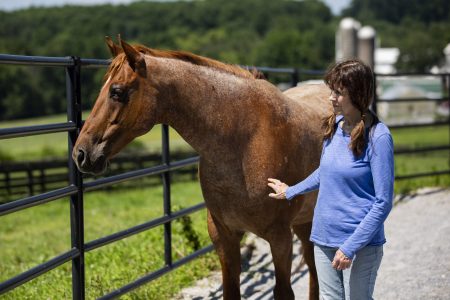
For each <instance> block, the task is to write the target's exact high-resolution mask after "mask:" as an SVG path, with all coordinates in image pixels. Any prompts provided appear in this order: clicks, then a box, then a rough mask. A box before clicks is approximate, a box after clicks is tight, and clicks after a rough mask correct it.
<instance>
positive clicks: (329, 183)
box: [268, 59, 394, 300]
mask: <svg viewBox="0 0 450 300" xmlns="http://www.w3.org/2000/svg"><path fill="white" fill-rule="evenodd" d="M325 83H326V84H327V86H328V87H329V88H330V89H331V95H330V101H331V103H332V104H333V108H334V112H333V114H332V115H330V116H329V117H328V118H327V119H326V120H325V122H324V129H325V132H324V143H323V150H322V156H321V159H320V166H319V167H318V168H317V169H316V170H315V171H314V172H313V173H312V174H311V175H310V176H308V177H307V178H306V179H304V180H303V181H301V182H299V183H297V184H296V185H294V186H288V185H287V184H285V183H283V182H281V181H279V180H277V179H272V178H269V183H268V185H269V186H270V187H271V188H272V189H273V190H274V191H275V193H271V194H269V196H270V197H272V198H275V199H287V200H288V201H289V200H291V199H293V198H294V197H295V196H297V195H300V194H305V193H308V192H310V191H313V190H317V189H319V196H318V200H317V204H316V207H315V210H314V219H313V227H312V232H311V237H310V239H311V241H312V242H313V243H314V255H315V263H316V267H317V273H318V277H319V290H320V295H321V299H358V300H360V299H372V294H373V289H374V286H375V278H376V275H377V271H378V267H379V266H380V263H381V258H382V256H383V244H384V243H385V241H386V240H385V237H384V228H383V223H384V221H385V219H386V217H387V216H388V214H389V212H390V210H391V208H392V200H393V185H394V155H393V141H392V137H391V134H390V132H389V129H388V128H387V127H386V125H385V124H383V123H381V122H380V121H379V120H378V118H377V117H376V116H375V115H374V114H373V113H372V112H371V111H370V110H369V107H370V104H371V102H372V99H373V94H374V76H373V73H372V70H371V69H370V68H369V67H368V66H366V65H365V64H364V63H362V62H361V61H359V60H354V59H353V60H347V61H343V62H340V63H337V64H335V65H334V66H332V67H331V68H330V69H329V70H328V72H327V74H326V75H325ZM319 187H320V188H319Z"/></svg>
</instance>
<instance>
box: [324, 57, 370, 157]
mask: <svg viewBox="0 0 450 300" xmlns="http://www.w3.org/2000/svg"><path fill="white" fill-rule="evenodd" d="M324 81H325V83H326V85H327V86H328V87H329V88H330V89H331V90H335V91H336V90H346V91H347V92H348V95H349V97H350V101H351V102H352V104H353V106H355V107H356V108H357V109H358V110H359V111H360V112H361V120H360V121H359V122H358V124H357V125H356V126H355V128H353V130H352V132H351V140H350V145H349V148H350V149H351V150H352V152H353V154H354V155H355V156H360V155H361V154H362V152H363V151H364V147H365V146H366V144H367V140H366V130H365V124H364V122H365V120H364V119H365V116H366V114H368V113H370V112H369V107H370V105H371V104H372V101H373V95H374V85H375V84H374V75H373V72H372V69H371V68H370V67H369V66H367V65H366V64H364V63H363V62H362V61H360V60H358V59H349V60H345V61H341V62H338V63H336V64H334V65H332V66H331V67H330V68H329V69H328V71H327V73H326V74H325V78H324ZM376 119H377V118H376V116H374V120H376ZM335 123H336V115H335V114H334V113H332V114H331V115H330V116H328V117H327V118H325V120H324V128H325V133H324V139H325V140H326V139H330V138H332V137H333V135H334V132H335V130H336V126H335V125H336V124H335ZM374 123H375V122H372V125H373V124H374Z"/></svg>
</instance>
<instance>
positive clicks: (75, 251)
mask: <svg viewBox="0 0 450 300" xmlns="http://www.w3.org/2000/svg"><path fill="white" fill-rule="evenodd" d="M0 64H14V65H25V66H45V67H58V68H64V69H65V74H66V75H65V76H66V98H67V122H63V123H54V124H46V125H34V126H26V127H14V128H6V129H0V139H11V138H18V137H25V136H31V135H40V134H48V133H56V132H67V134H68V153H69V154H68V158H67V160H66V161H65V162H64V163H65V164H66V170H67V174H65V176H67V177H68V184H67V185H66V186H64V187H62V188H57V189H54V190H51V191H48V192H43V193H39V194H36V195H34V193H35V191H34V190H33V191H32V193H31V194H32V195H31V196H29V197H25V198H22V199H17V200H14V201H11V202H8V203H4V204H0V217H1V216H3V215H6V214H11V213H14V212H16V211H20V210H23V209H28V208H31V207H33V206H37V205H41V204H45V203H47V202H50V201H56V200H58V199H61V198H64V197H70V222H71V225H70V226H71V249H70V250H68V251H67V252H65V253H62V254H60V255H58V256H56V257H54V258H52V259H50V260H49V261H47V262H45V263H43V264H40V265H38V266H35V267H34V268H32V269H30V270H28V271H26V272H24V273H22V274H19V275H17V276H15V277H13V278H10V279H8V280H6V281H4V282H1V283H0V295H2V294H4V293H7V292H8V291H9V290H11V289H14V288H15V287H17V286H20V285H22V284H24V283H26V282H28V281H30V280H31V279H33V278H36V277H38V276H40V275H42V274H44V273H46V272H48V271H50V270H52V269H54V268H56V267H58V266H60V265H62V264H64V263H66V262H69V261H71V262H72V298H73V299H85V267H84V261H85V253H87V252H89V251H92V250H94V249H97V248H100V247H102V246H105V245H107V244H110V243H113V242H116V241H119V240H121V239H123V238H126V237H130V236H132V235H135V234H137V233H140V232H143V231H145V230H148V229H151V228H154V227H156V226H163V227H164V259H165V265H164V266H163V267H162V268H160V269H158V270H156V271H154V272H152V273H149V274H146V275H144V276H143V277H141V278H139V279H137V280H136V281H134V282H131V283H129V284H127V285H125V286H123V287H120V288H118V289H116V290H114V291H111V292H110V293H108V294H106V295H103V296H102V297H101V298H100V299H111V298H115V297H119V296H120V295H123V294H125V293H128V292H129V291H131V290H133V289H135V288H137V287H139V286H141V285H143V284H145V283H147V282H149V281H152V280H154V279H156V278H158V277H161V276H163V275H164V274H166V273H168V272H170V271H172V270H174V269H176V268H178V267H180V266H181V265H183V264H185V263H187V262H189V261H191V260H193V259H195V258H196V257H198V256H200V255H202V254H204V253H207V252H209V251H211V250H212V249H213V247H212V245H209V246H206V247H205V248H202V249H200V250H197V251H195V252H194V253H192V254H190V255H188V256H186V257H183V258H181V259H179V260H177V261H173V260H172V240H171V222H173V221H174V220H176V219H178V218H181V217H183V216H186V215H189V214H191V213H194V212H196V211H199V210H201V209H203V208H204V206H205V205H204V203H203V202H201V203H198V204H196V205H194V206H191V207H188V208H185V209H182V210H178V211H175V212H173V211H172V207H171V195H170V190H171V174H173V172H174V171H177V170H180V169H182V168H185V167H189V166H195V165H196V164H197V163H198V160H199V158H198V156H192V157H187V158H182V159H179V160H176V161H173V160H172V158H173V156H172V155H173V154H171V153H170V149H169V130H168V127H167V126H166V125H163V126H162V152H161V154H160V156H159V157H160V164H158V165H155V166H150V167H144V168H142V169H138V170H132V171H125V172H120V173H118V174H115V175H112V176H108V177H105V178H99V179H94V180H92V181H89V182H84V180H83V177H82V175H81V174H80V172H79V171H78V170H77V168H76V167H75V164H74V162H73V161H72V159H71V157H70V153H72V148H73V146H74V144H75V141H76V139H77V137H78V134H79V131H80V129H81V127H82V117H81V108H82V105H81V104H82V103H81V95H80V89H81V80H80V73H81V70H82V68H88V67H89V68H101V67H106V66H108V65H109V61H108V60H97V59H83V58H79V57H37V56H32V57H31V56H16V55H0ZM258 69H259V70H260V71H261V72H263V73H264V74H265V75H266V77H268V75H269V74H271V76H273V77H277V76H281V75H280V74H284V75H283V76H286V74H287V76H289V77H290V84H288V85H290V86H293V85H297V82H299V81H301V80H303V79H310V78H317V77H318V76H321V75H322V74H323V71H315V70H301V69H295V68H282V69H279V68H266V67H259V68H258ZM439 76H442V80H443V82H444V83H446V85H445V86H447V92H446V94H447V97H443V98H441V99H436V101H438V102H442V101H448V99H449V97H448V95H449V94H450V93H449V92H448V83H449V81H450V76H449V74H444V75H439ZM273 77H272V78H273ZM300 77H301V78H300ZM376 100H377V99H376ZM379 101H381V100H379ZM391 101H396V100H391ZM398 101H407V100H405V99H403V100H398ZM408 101H419V100H418V99H409V100H408ZM376 109H377V102H375V104H374V110H376ZM447 118H448V117H447ZM449 122H450V119H448V120H446V121H439V122H431V123H427V124H409V125H406V126H395V127H396V128H407V127H412V126H430V125H433V126H441V125H442V126H444V125H447V126H450V123H449ZM443 149H444V150H445V149H447V150H449V149H450V146H449V145H448V144H447V145H442V146H439V147H428V148H420V149H403V150H401V151H397V152H396V154H404V153H414V152H425V151H437V150H443ZM29 173H30V172H28V174H29ZM31 173H33V172H31ZM440 174H450V168H449V170H445V171H439V172H427V173H420V174H409V175H404V176H402V177H397V178H396V179H399V180H400V179H406V178H414V177H421V176H435V175H440ZM150 176H159V177H160V181H161V182H162V186H163V203H164V215H163V216H162V217H159V218H157V219H153V220H150V221H148V222H145V223H143V224H140V225H137V226H135V227H132V228H129V229H126V230H123V231H120V232H116V233H114V234H111V235H108V236H104V237H101V238H99V239H96V240H92V241H89V242H85V238H84V209H83V195H84V193H86V192H89V191H92V190H97V189H100V188H105V187H109V186H112V185H114V184H116V183H121V182H124V181H131V180H135V179H139V178H146V177H150ZM27 177H29V178H30V180H32V181H33V180H34V181H36V180H35V178H34V177H33V174H31V175H29V176H27ZM3 188H6V186H5V185H4V186H3Z"/></svg>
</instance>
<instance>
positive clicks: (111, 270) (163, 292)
mask: <svg viewBox="0 0 450 300" xmlns="http://www.w3.org/2000/svg"><path fill="white" fill-rule="evenodd" d="M172 198H173V201H172V203H173V207H175V208H178V209H179V208H182V207H187V206H191V205H193V204H196V203H199V202H201V201H202V196H201V191H200V188H199V184H198V182H190V183H183V184H177V183H174V184H173V188H172ZM84 202H85V204H84V206H85V236H86V237H85V240H86V242H87V241H90V240H93V239H97V238H99V237H102V236H105V235H108V234H111V233H114V232H116V231H119V230H123V229H126V228H129V227H131V226H135V225H138V224H141V223H143V222H146V221H148V220H150V219H153V218H156V217H160V216H162V214H163V213H162V211H163V205H162V188H161V187H154V188H143V189H137V190H135V191H129V190H122V191H121V190H119V191H117V190H114V191H113V192H104V191H100V192H91V193H86V194H85V198H84ZM49 220H51V222H49ZM190 221H192V228H193V229H192V230H191V233H193V235H194V236H195V237H196V238H197V239H198V241H199V242H200V245H201V247H204V246H206V245H208V244H210V240H209V237H208V234H207V230H206V212H205V210H201V211H199V212H196V213H194V214H192V215H190ZM1 224H2V226H1V227H0V245H1V246H0V257H2V259H1V260H0V270H1V272H0V281H4V280H6V279H8V278H10V277H13V276H15V275H17V274H19V273H21V272H24V271H26V270H28V269H29V268H32V267H33V266H36V265H38V264H40V263H43V262H44V261H46V260H48V259H51V258H52V257H54V256H56V255H58V254H60V253H62V252H64V251H67V250H69V249H70V224H69V203H68V199H60V200H56V201H54V202H51V203H47V204H45V205H41V206H38V207H33V208H29V209H26V210H23V211H20V212H16V213H14V214H10V215H6V216H3V217H2V222H1ZM182 229H183V227H182V223H181V222H180V221H176V222H174V223H173V225H172V234H173V246H172V249H173V259H174V261H176V260H178V259H179V258H180V257H183V256H186V255H188V254H189V253H192V252H193V251H194V250H193V247H192V237H189V236H188V235H187V234H186V232H185V231H183V230H182ZM163 265H164V244H163V228H162V226H159V227H157V228H154V229H151V230H148V231H146V232H143V233H140V234H137V235H135V236H132V237H129V238H126V239H124V240H121V241H119V242H116V243H112V244H109V245H107V246H104V247H101V248H98V249H95V250H93V251H91V252H88V253H87V254H86V297H87V299H95V298H97V297H100V296H101V295H103V294H105V293H108V292H110V291H112V290H114V289H117V288H119V287H121V286H123V285H125V284H127V283H129V282H131V281H134V280H136V279H138V278H140V277H142V276H143V275H145V274H147V273H149V272H152V271H155V270H157V269H158V268H161V267H163ZM218 267H219V265H218V260H217V258H216V256H215V254H214V253H210V254H207V255H204V256H202V257H201V258H200V259H197V260H194V261H193V262H190V263H188V264H187V265H186V266H183V267H181V268H179V269H177V270H176V271H174V272H171V273H169V274H168V275H166V276H163V277H162V278H160V279H158V280H156V281H153V282H151V283H148V284H146V285H144V286H143V287H141V288H139V289H137V290H135V291H133V292H131V293H129V294H127V295H125V296H123V297H121V299H170V297H171V296H173V294H174V293H176V292H177V291H179V290H180V288H181V287H183V286H188V285H190V284H192V282H193V281H194V280H195V279H198V278H201V277H204V276H206V275H207V274H208V273H209V272H210V271H211V270H212V269H217V268H218ZM0 298H1V299H71V264H70V263H66V264H64V265H62V266H60V267H58V268H56V269H54V270H52V271H50V272H48V273H46V274H44V275H42V276H40V277H38V278H36V279H33V280H32V281H30V282H28V283H26V284H24V285H23V286H20V287H18V288H16V289H14V290H12V291H10V292H8V293H6V294H5V295H3V296H1V297H0Z"/></svg>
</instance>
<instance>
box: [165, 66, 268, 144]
mask: <svg viewBox="0 0 450 300" xmlns="http://www.w3.org/2000/svg"><path fill="white" fill-rule="evenodd" d="M171 64H172V65H171ZM164 68H166V70H164V71H163V72H159V73H160V74H161V75H162V76H164V79H161V80H162V82H164V84H160V85H159V86H158V87H157V89H158V91H159V95H160V98H161V99H159V100H158V101H159V102H160V103H161V104H162V105H163V106H164V109H163V111H164V112H163V113H162V115H163V117H162V119H161V122H163V123H167V124H169V125H170V126H172V127H173V128H175V130H177V132H178V133H179V134H180V135H181V136H182V137H183V138H184V139H185V140H186V141H187V142H188V143H189V144H191V146H193V147H194V149H196V150H197V151H198V152H199V153H202V152H204V151H212V150H213V149H214V148H215V147H217V148H219V147H227V146H231V147H233V146H232V145H234V146H238V144H239V143H241V141H243V140H245V137H246V136H248V135H249V134H250V133H251V132H252V131H253V130H254V127H255V126H258V124H257V123H258V119H260V118H261V117H262V116H263V111H262V110H263V108H264V106H266V105H267V103H266V104H265V101H267V99H266V97H267V96H268V95H267V94H269V95H270V93H267V92H265V91H261V90H260V87H257V86H259V84H258V83H257V82H256V81H255V80H254V79H247V78H241V77H237V76H235V75H232V74H228V73H225V72H223V71H219V70H215V69H212V68H206V67H201V66H196V65H192V64H189V63H185V62H180V61H176V60H167V62H165V63H164ZM271 100H272V101H273V100H274V99H271ZM265 111H267V110H265Z"/></svg>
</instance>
